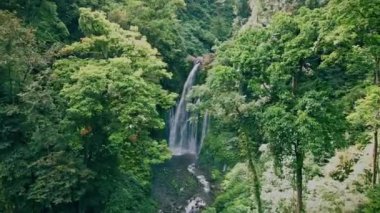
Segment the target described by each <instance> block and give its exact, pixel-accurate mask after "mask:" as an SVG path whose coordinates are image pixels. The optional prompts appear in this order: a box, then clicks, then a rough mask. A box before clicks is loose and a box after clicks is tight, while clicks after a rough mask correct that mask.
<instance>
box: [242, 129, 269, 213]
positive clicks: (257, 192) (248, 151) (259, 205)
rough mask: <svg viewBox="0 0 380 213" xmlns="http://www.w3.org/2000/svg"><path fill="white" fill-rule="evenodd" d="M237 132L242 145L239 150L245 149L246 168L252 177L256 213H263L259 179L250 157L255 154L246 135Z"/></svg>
mask: <svg viewBox="0 0 380 213" xmlns="http://www.w3.org/2000/svg"><path fill="white" fill-rule="evenodd" d="M239 132H240V133H239V138H240V141H241V143H242V144H241V145H242V147H241V148H243V149H245V150H244V151H245V152H246V154H245V155H246V157H247V158H248V168H249V170H250V171H251V172H252V176H253V188H254V193H255V199H256V203H257V211H258V213H263V206H262V202H261V186H260V179H259V175H258V172H257V170H256V166H255V163H254V162H253V160H252V159H254V158H253V157H252V154H253V155H255V154H256V153H255V151H253V150H252V147H251V146H250V144H249V137H248V136H247V134H246V133H245V132H244V131H241V130H239Z"/></svg>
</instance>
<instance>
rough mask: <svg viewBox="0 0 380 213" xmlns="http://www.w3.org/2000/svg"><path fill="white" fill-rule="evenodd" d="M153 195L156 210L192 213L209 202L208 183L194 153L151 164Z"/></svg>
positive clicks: (209, 191)
mask: <svg viewBox="0 0 380 213" xmlns="http://www.w3.org/2000/svg"><path fill="white" fill-rule="evenodd" d="M154 174H155V175H154V178H153V188H152V193H153V197H154V199H155V200H156V202H157V204H158V205H159V209H160V210H159V212H164V213H174V212H185V213H196V212H200V211H201V210H202V209H204V208H205V207H206V205H207V204H210V202H211V200H212V193H211V188H212V187H211V185H210V183H209V182H208V177H207V175H205V173H204V172H203V171H202V170H200V169H199V168H198V166H197V163H196V156H195V155H191V154H187V155H180V156H173V158H172V159H170V160H169V161H167V162H166V163H164V164H162V165H158V166H156V167H155V168H154Z"/></svg>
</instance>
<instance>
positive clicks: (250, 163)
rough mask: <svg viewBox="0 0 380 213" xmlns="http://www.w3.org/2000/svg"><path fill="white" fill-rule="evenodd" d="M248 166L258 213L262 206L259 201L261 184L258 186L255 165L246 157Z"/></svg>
mask: <svg viewBox="0 0 380 213" xmlns="http://www.w3.org/2000/svg"><path fill="white" fill-rule="evenodd" d="M248 164H249V168H250V170H251V172H252V175H253V184H254V185H253V188H254V190H255V199H256V202H257V211H258V213H263V206H262V202H261V186H260V180H259V176H258V174H257V170H256V166H255V165H254V163H253V161H252V158H251V157H249V159H248Z"/></svg>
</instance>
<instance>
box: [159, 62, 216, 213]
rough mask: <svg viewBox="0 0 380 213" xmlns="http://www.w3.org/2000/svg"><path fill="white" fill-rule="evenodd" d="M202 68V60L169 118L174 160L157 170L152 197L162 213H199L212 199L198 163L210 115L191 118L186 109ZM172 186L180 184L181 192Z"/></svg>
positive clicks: (170, 144) (196, 64)
mask: <svg viewBox="0 0 380 213" xmlns="http://www.w3.org/2000/svg"><path fill="white" fill-rule="evenodd" d="M200 65H201V60H198V61H197V62H196V63H195V65H194V67H193V69H192V70H191V72H190V74H189V76H188V77H187V80H186V82H185V85H184V87H183V91H182V94H181V98H180V100H179V101H178V103H177V105H176V108H175V109H174V110H172V112H171V115H170V120H169V124H170V125H169V128H170V135H169V148H170V150H171V151H172V154H173V157H172V159H171V160H169V161H168V162H166V163H165V164H164V165H161V166H159V167H157V168H156V171H155V174H156V177H155V178H154V181H153V183H154V184H153V186H154V187H153V194H154V196H155V198H156V199H157V200H158V203H160V206H161V208H162V209H161V210H162V211H161V212H185V213H198V212H200V211H201V210H202V209H204V208H205V207H206V205H207V203H208V202H210V201H211V199H212V197H211V196H212V194H211V193H210V191H211V189H212V186H211V185H210V183H209V182H208V181H207V178H206V175H205V174H204V172H203V171H202V170H201V169H200V168H198V164H197V159H198V154H199V152H200V150H201V147H202V144H203V141H204V139H205V137H206V134H207V130H208V123H209V115H208V113H207V112H206V113H205V114H204V115H203V117H202V116H200V115H198V114H193V115H191V113H190V112H188V111H187V109H186V107H187V106H188V105H189V104H188V100H187V96H188V94H189V92H190V90H191V88H192V86H193V85H194V83H195V79H196V74H197V72H198V70H199V68H200ZM197 101H199V100H197ZM191 118H196V119H191ZM194 120H195V121H194ZM198 120H199V121H198ZM172 183H176V184H178V185H179V186H180V188H179V190H178V188H175V187H173V185H172Z"/></svg>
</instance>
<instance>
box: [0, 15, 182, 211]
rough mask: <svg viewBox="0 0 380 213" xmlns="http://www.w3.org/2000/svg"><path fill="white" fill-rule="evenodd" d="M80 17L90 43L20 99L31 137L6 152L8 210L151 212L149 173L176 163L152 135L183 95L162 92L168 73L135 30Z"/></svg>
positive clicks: (69, 53)
mask: <svg viewBox="0 0 380 213" xmlns="http://www.w3.org/2000/svg"><path fill="white" fill-rule="evenodd" d="M80 11H81V16H80V20H79V24H80V28H81V30H82V32H83V33H84V34H85V35H86V37H85V38H83V39H82V40H81V41H80V42H75V43H73V44H71V45H68V46H66V47H64V48H63V49H62V50H60V51H59V52H58V55H57V57H59V59H58V60H57V61H56V62H55V63H54V64H53V67H52V70H51V69H47V70H46V71H45V72H41V73H40V74H38V75H36V76H35V81H34V82H33V83H31V84H30V85H29V86H28V87H27V89H26V90H25V92H23V93H22V94H20V97H21V101H20V106H19V108H16V110H17V111H18V110H19V111H20V118H21V119H20V124H21V125H20V126H21V127H22V130H23V131H21V133H22V134H18V138H10V139H9V141H10V142H11V143H10V144H7V143H3V145H4V146H2V152H1V159H2V164H1V166H2V167H1V168H2V169H1V185H2V186H3V188H2V191H3V194H4V200H5V201H6V202H5V203H7V207H6V210H8V211H17V212H24V210H26V211H29V210H32V211H70V212H74V211H75V212H85V211H95V212H99V211H101V212H103V211H104V212H112V211H132V212H136V211H140V210H141V209H144V208H145V209H147V208H149V206H150V207H151V206H152V204H151V202H150V201H149V198H148V197H149V196H148V194H149V179H150V166H151V165H152V164H156V163H159V162H162V161H163V160H165V159H167V158H168V157H170V154H169V151H168V149H167V147H166V144H165V143H164V141H158V140H156V139H155V138H153V137H152V136H151V133H152V131H154V130H156V129H161V128H163V127H164V122H163V121H162V119H161V117H160V115H159V112H158V110H161V109H167V108H168V107H170V106H171V105H172V104H173V99H174V97H175V96H174V95H173V94H171V93H169V92H167V91H165V90H163V89H162V87H161V85H160V80H161V79H163V78H169V77H170V74H169V73H168V72H167V71H166V70H165V64H164V63H163V62H162V61H161V60H160V59H159V58H158V56H157V55H158V52H157V50H155V49H153V48H152V47H151V46H150V44H149V43H148V42H147V41H146V39H145V37H143V36H142V35H141V34H140V33H139V32H138V31H137V30H136V28H131V30H123V29H121V28H120V26H119V25H117V24H114V23H111V22H109V21H108V20H107V19H106V18H105V15H104V13H102V12H92V11H91V10H90V9H81V10H80ZM8 120H9V119H8ZM2 142H3V141H2ZM5 142H7V141H5ZM120 199H123V202H120ZM147 211H150V210H147Z"/></svg>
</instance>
